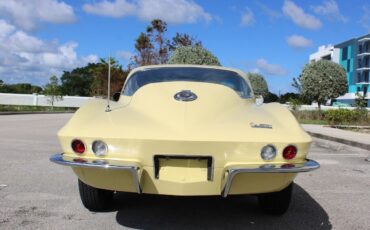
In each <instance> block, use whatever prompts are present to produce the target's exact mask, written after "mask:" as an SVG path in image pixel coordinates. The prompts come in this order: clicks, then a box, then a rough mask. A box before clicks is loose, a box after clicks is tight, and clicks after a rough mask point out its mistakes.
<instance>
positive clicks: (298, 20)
mask: <svg viewBox="0 0 370 230" xmlns="http://www.w3.org/2000/svg"><path fill="white" fill-rule="evenodd" d="M283 12H284V14H285V15H286V16H288V17H289V18H290V19H291V20H292V21H293V22H294V23H295V24H296V25H298V26H300V27H303V28H306V29H313V30H315V29H319V28H321V26H322V23H321V21H320V20H319V19H318V18H316V17H315V16H313V15H310V14H307V13H305V12H304V10H303V9H302V8H301V7H299V6H297V5H296V4H295V3H294V2H293V1H290V0H285V1H284V5H283Z"/></svg>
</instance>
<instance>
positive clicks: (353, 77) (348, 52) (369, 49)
mask: <svg viewBox="0 0 370 230" xmlns="http://www.w3.org/2000/svg"><path fill="white" fill-rule="evenodd" d="M334 48H335V49H337V51H339V55H337V56H336V58H335V59H339V60H333V59H332V61H334V62H337V63H339V64H340V65H341V66H342V67H343V68H344V69H345V70H346V74H347V82H348V92H347V94H345V95H343V96H341V97H339V98H337V101H339V102H342V103H346V104H351V105H353V103H354V101H355V98H356V95H357V94H362V95H365V99H367V105H368V107H370V92H369V91H370V90H369V86H370V83H369V72H370V34H367V35H365V36H362V37H359V38H353V39H350V40H348V41H345V42H342V43H340V44H337V45H335V46H334Z"/></svg>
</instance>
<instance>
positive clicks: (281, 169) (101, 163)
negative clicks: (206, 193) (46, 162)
mask: <svg viewBox="0 0 370 230" xmlns="http://www.w3.org/2000/svg"><path fill="white" fill-rule="evenodd" d="M50 161H51V162H54V163H56V164H60V165H65V166H70V167H84V168H95V169H102V170H125V171H128V172H129V173H130V174H131V175H132V178H133V181H134V184H135V189H136V192H137V193H142V189H141V186H140V175H141V171H142V168H141V167H140V166H139V165H121V164H122V163H117V162H115V161H108V160H95V161H94V160H93V161H89V160H85V159H81V158H70V159H64V158H63V154H55V155H53V156H51V157H50ZM319 167H320V164H319V163H317V162H316V161H314V160H309V159H306V161H305V162H303V163H285V164H255V165H252V164H249V165H248V164H245V165H232V166H228V167H226V168H225V173H224V175H225V177H224V179H223V183H222V184H223V185H224V186H223V189H222V192H221V196H223V197H227V195H228V194H229V192H230V189H231V186H232V181H233V179H234V177H235V176H236V175H238V174H242V173H299V172H308V171H312V170H315V169H318V168H319Z"/></svg>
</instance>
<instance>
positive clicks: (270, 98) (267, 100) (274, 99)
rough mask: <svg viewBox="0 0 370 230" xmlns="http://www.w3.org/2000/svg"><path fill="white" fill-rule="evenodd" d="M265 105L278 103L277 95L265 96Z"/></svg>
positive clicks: (269, 93)
mask: <svg viewBox="0 0 370 230" xmlns="http://www.w3.org/2000/svg"><path fill="white" fill-rule="evenodd" d="M263 101H264V102H265V103H270V102H277V101H279V97H278V95H276V94H274V93H271V92H268V93H267V96H266V97H265V98H264V99H263Z"/></svg>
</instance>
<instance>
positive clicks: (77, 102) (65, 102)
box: [0, 93, 91, 107]
mask: <svg viewBox="0 0 370 230" xmlns="http://www.w3.org/2000/svg"><path fill="white" fill-rule="evenodd" d="M90 99H91V97H76V96H63V99H62V100H55V101H54V106H56V107H80V106H81V105H82V104H84V103H85V102H86V101H88V100H90ZM0 105H34V106H51V101H50V97H47V96H45V95H38V94H14V93H0Z"/></svg>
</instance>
